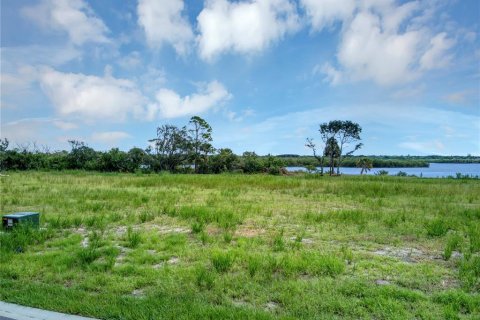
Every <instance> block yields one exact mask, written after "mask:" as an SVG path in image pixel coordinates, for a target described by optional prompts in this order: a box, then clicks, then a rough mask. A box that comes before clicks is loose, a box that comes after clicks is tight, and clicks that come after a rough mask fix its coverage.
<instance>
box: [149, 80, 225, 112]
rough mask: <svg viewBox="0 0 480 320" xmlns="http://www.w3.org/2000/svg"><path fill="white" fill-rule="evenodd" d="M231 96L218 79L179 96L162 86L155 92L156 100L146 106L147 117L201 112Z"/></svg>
mask: <svg viewBox="0 0 480 320" xmlns="http://www.w3.org/2000/svg"><path fill="white" fill-rule="evenodd" d="M230 97H231V95H230V93H228V91H227V89H225V87H224V86H223V85H222V84H221V83H220V82H218V81H212V82H210V83H208V84H207V85H206V86H204V87H203V88H201V90H200V92H198V93H195V94H193V95H191V96H185V97H181V96H180V95H179V94H178V93H176V92H175V91H173V90H170V89H165V88H162V89H160V90H159V91H158V92H157V94H156V101H155V103H153V104H150V105H149V106H148V115H149V116H148V118H149V119H155V118H156V117H158V116H161V117H163V118H176V117H182V116H188V115H195V114H200V113H203V112H205V111H207V110H209V109H212V108H214V107H216V106H218V105H220V104H222V103H224V102H225V101H226V100H228V99H229V98H230Z"/></svg>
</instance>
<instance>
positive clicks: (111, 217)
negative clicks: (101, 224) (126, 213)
mask: <svg viewBox="0 0 480 320" xmlns="http://www.w3.org/2000/svg"><path fill="white" fill-rule="evenodd" d="M122 218H123V216H122V215H121V214H120V213H118V212H113V213H110V214H109V215H108V220H109V221H110V222H114V223H115V222H118V221H120V220H122Z"/></svg>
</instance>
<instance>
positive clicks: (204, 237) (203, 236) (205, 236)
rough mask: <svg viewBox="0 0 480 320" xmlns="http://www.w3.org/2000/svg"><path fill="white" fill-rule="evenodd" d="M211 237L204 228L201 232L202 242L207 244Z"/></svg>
mask: <svg viewBox="0 0 480 320" xmlns="http://www.w3.org/2000/svg"><path fill="white" fill-rule="evenodd" d="M209 240H210V237H209V236H208V233H206V232H205V231H204V230H202V231H201V232H200V241H202V244H203V245H205V244H207V243H208V242H209Z"/></svg>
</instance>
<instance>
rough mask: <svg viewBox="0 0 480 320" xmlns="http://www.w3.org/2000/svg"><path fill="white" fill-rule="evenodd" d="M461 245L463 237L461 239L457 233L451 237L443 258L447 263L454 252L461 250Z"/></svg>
mask: <svg viewBox="0 0 480 320" xmlns="http://www.w3.org/2000/svg"><path fill="white" fill-rule="evenodd" d="M461 243H462V237H460V235H458V234H456V233H454V234H451V235H449V237H448V239H447V245H446V246H445V250H444V251H443V258H444V259H445V260H447V261H448V260H450V257H451V256H452V252H453V250H456V249H459V248H460V246H461Z"/></svg>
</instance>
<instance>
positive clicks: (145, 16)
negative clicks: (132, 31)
mask: <svg viewBox="0 0 480 320" xmlns="http://www.w3.org/2000/svg"><path fill="white" fill-rule="evenodd" d="M183 9H184V4H183V0H169V1H157V0H140V1H139V2H138V7H137V13H138V24H139V25H140V26H142V28H143V29H144V30H145V36H146V38H147V42H148V44H149V46H150V47H153V48H160V47H161V46H162V45H163V44H164V43H169V44H171V45H172V46H173V47H174V48H175V50H176V51H177V53H179V54H185V53H186V51H187V49H188V45H189V43H190V42H191V41H192V40H193V38H194V37H193V32H192V30H191V27H190V24H189V22H188V20H187V18H186V17H185V16H182V11H183Z"/></svg>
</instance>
